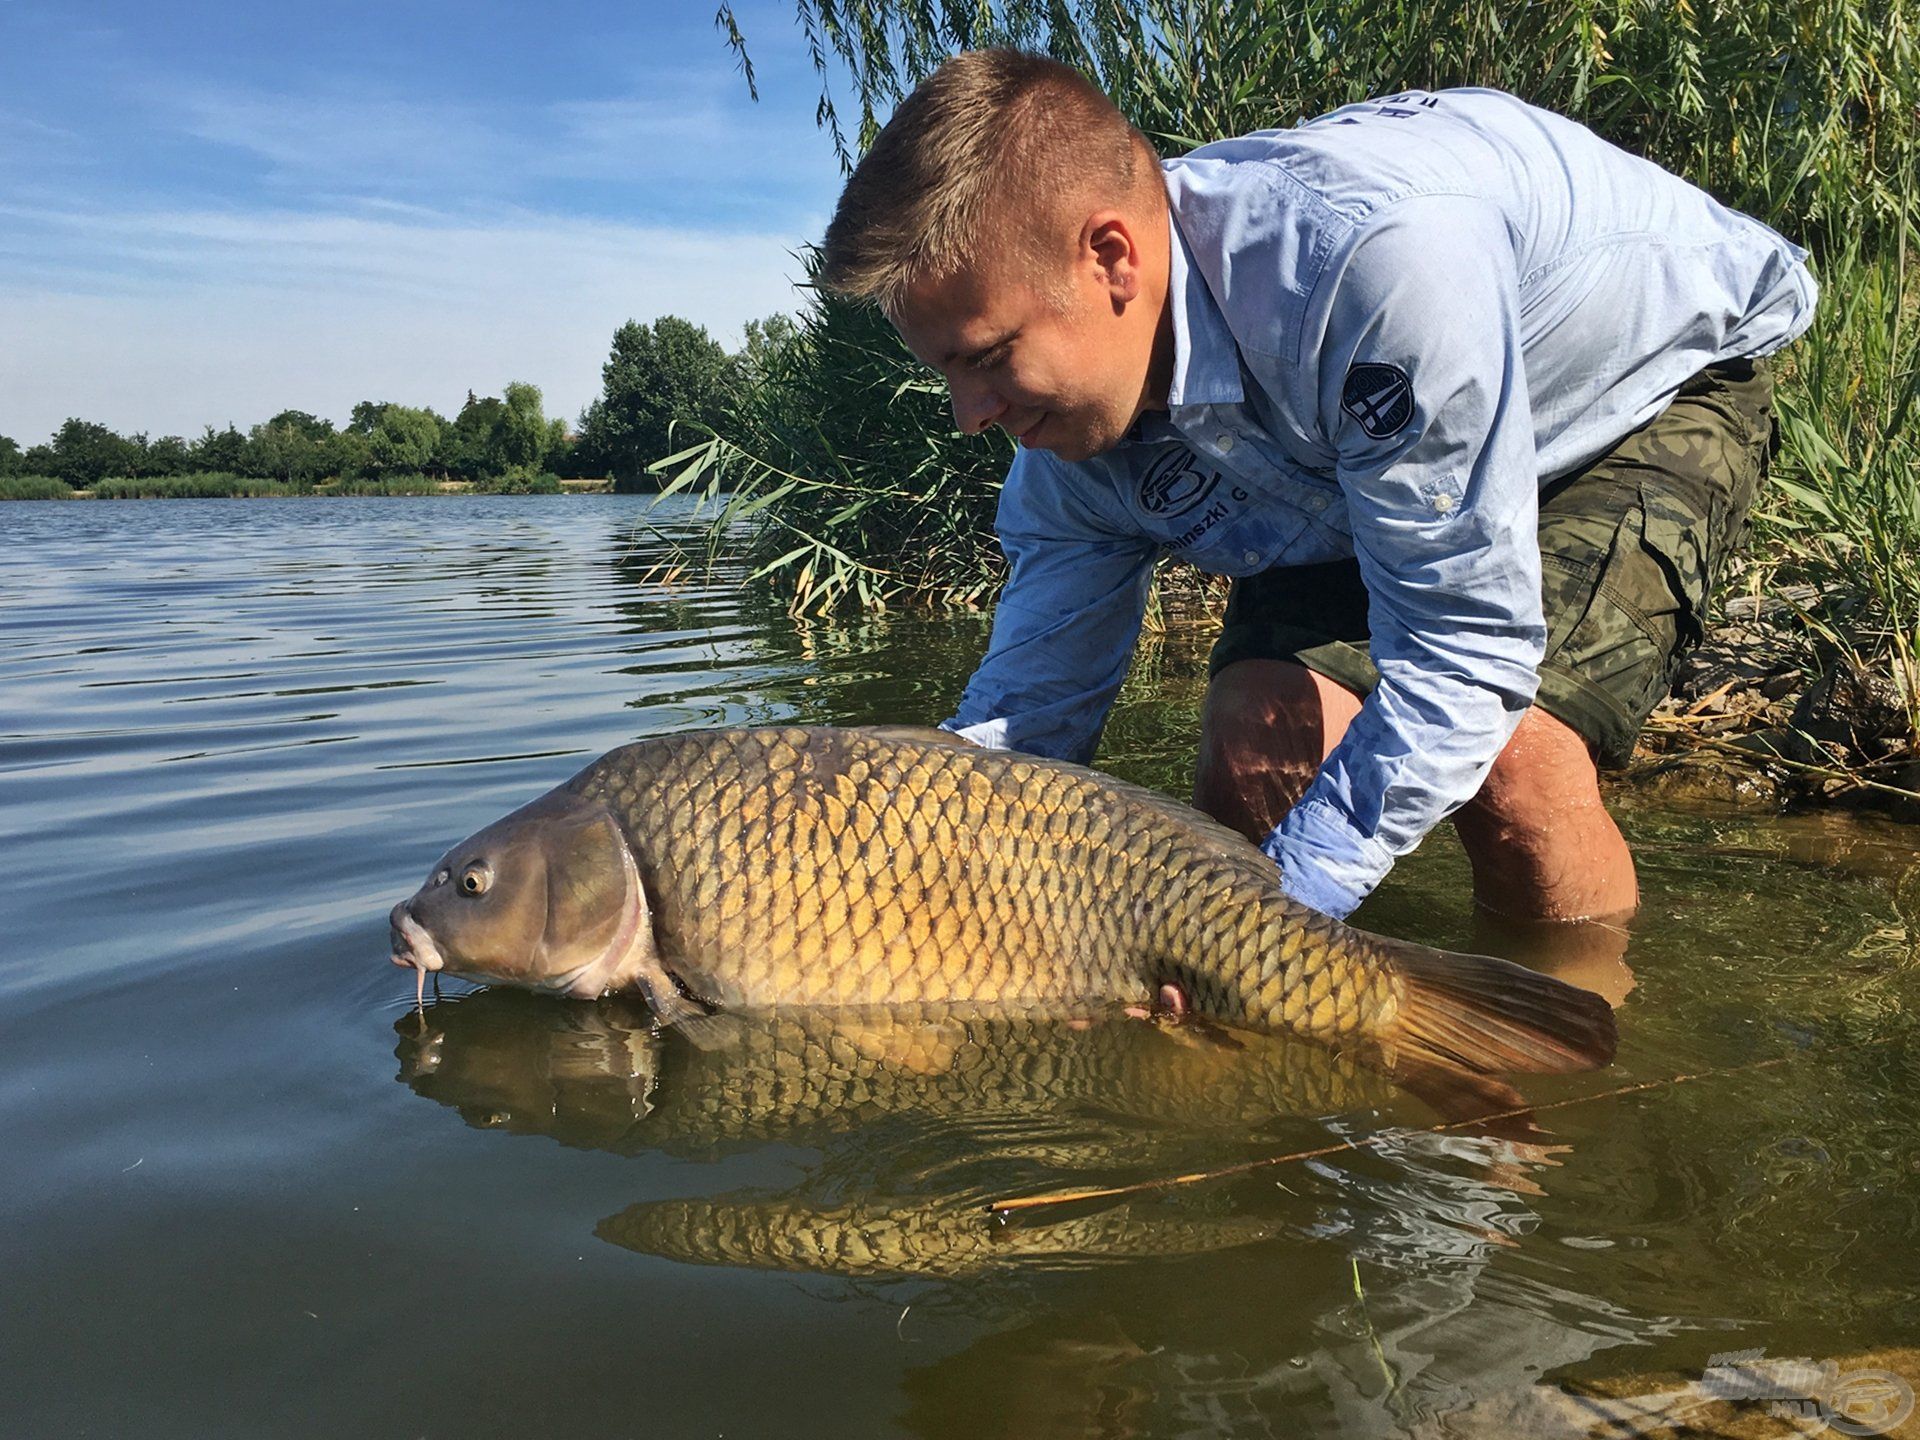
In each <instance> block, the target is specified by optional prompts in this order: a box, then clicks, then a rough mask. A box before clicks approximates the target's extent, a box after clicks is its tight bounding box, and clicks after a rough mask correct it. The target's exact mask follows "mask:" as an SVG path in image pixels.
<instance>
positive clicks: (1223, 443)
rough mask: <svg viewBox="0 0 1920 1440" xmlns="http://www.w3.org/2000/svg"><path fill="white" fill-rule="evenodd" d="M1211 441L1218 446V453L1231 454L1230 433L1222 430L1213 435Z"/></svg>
mask: <svg viewBox="0 0 1920 1440" xmlns="http://www.w3.org/2000/svg"><path fill="white" fill-rule="evenodd" d="M1213 443H1214V444H1216V445H1218V446H1219V447H1220V453H1221V454H1222V455H1231V454H1232V453H1233V436H1232V435H1231V434H1229V433H1227V432H1225V431H1222V432H1221V433H1220V434H1219V435H1217V436H1216V437H1214V442H1213Z"/></svg>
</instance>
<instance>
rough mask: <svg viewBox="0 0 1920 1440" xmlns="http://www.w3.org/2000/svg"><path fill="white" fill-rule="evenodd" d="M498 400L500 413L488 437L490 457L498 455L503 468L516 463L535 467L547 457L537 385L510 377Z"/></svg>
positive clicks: (546, 435) (546, 438)
mask: <svg viewBox="0 0 1920 1440" xmlns="http://www.w3.org/2000/svg"><path fill="white" fill-rule="evenodd" d="M501 404H502V413H501V415H500V418H499V420H498V421H497V422H495V425H494V430H493V434H492V436H491V437H489V438H490V444H489V445H488V450H489V452H490V454H489V459H494V458H497V459H498V460H499V461H500V462H501V463H500V469H501V470H502V471H506V470H509V469H512V468H514V467H516V466H524V467H526V468H528V469H532V470H538V469H539V468H540V466H541V463H542V462H543V461H544V460H545V459H546V458H547V445H548V433H547V418H546V415H545V414H544V413H543V410H542V406H541V397H540V387H539V386H538V385H528V384H526V383H525V382H523V381H519V380H515V381H511V382H509V383H508V385H507V388H506V389H505V390H504V391H503V392H502V394H501Z"/></svg>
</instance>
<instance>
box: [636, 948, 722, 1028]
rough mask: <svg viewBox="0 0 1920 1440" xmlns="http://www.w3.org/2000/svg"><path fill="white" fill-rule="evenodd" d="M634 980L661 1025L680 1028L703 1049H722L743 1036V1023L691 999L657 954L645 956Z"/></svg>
mask: <svg viewBox="0 0 1920 1440" xmlns="http://www.w3.org/2000/svg"><path fill="white" fill-rule="evenodd" d="M634 983H635V984H636V985H638V986H639V987H640V993H641V994H642V995H643V996H645V997H646V1001H647V1008H648V1009H649V1010H651V1011H653V1015H654V1018H655V1019H656V1020H658V1021H659V1022H660V1023H661V1024H662V1025H666V1026H671V1027H672V1028H673V1029H675V1030H678V1031H679V1032H680V1033H681V1034H682V1035H684V1036H686V1037H687V1039H688V1040H690V1041H692V1042H693V1044H694V1046H695V1047H696V1048H698V1049H701V1050H723V1049H725V1048H726V1047H728V1046H730V1045H736V1044H738V1043H739V1040H740V1033H741V1029H742V1027H741V1024H740V1022H739V1021H738V1020H737V1019H735V1018H734V1017H733V1016H731V1015H720V1014H716V1013H714V1012H712V1011H710V1010H707V1009H706V1008H705V1007H703V1006H701V1005H699V1004H697V1003H696V1002H694V1001H692V1000H689V999H688V998H687V997H686V996H685V995H684V994H682V993H681V990H680V986H679V985H678V984H677V983H676V982H675V980H674V978H673V976H672V975H670V974H669V973H668V972H667V967H666V966H664V965H662V964H661V963H660V957H659V956H658V955H657V954H650V955H648V956H647V957H646V961H645V963H644V964H643V965H642V966H641V968H640V969H639V970H638V971H636V972H635V974H634Z"/></svg>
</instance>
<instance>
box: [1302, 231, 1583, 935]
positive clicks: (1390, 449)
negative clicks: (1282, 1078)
mask: <svg viewBox="0 0 1920 1440" xmlns="http://www.w3.org/2000/svg"><path fill="white" fill-rule="evenodd" d="M1334 283H1336V284H1337V286H1338V288H1337V290H1336V291H1335V292H1334V295H1333V299H1332V302H1331V306H1330V310H1329V314H1328V323H1327V330H1326V336H1327V340H1326V344H1325V346H1324V347H1323V349H1322V353H1321V357H1320V371H1319V375H1320V391H1319V397H1318V399H1319V412H1320V418H1321V424H1322V425H1323V426H1324V428H1325V430H1326V432H1327V433H1328V434H1330V435H1331V436H1332V437H1333V439H1334V444H1335V448H1336V449H1337V452H1338V455H1339V480H1340V485H1341V488H1342V490H1343V491H1344V492H1345V495H1346V500H1347V508H1348V517H1349V520H1350V523H1351V526H1352V531H1353V540H1354V550H1355V554H1356V555H1357V557H1358V559H1359V563H1360V572H1361V577H1362V579H1363V580H1364V581H1365V582H1366V586H1367V593H1368V600H1369V612H1368V621H1369V629H1370V631H1371V633H1372V641H1371V648H1372V655H1373V661H1374V665H1375V667H1376V668H1377V669H1378V671H1379V673H1380V681H1379V684H1378V685H1377V686H1376V687H1375V689H1374V690H1373V692H1372V693H1371V694H1370V695H1369V696H1368V697H1367V699H1366V702H1365V703H1364V704H1363V705H1362V706H1361V709H1360V713H1359V714H1358V716H1357V717H1356V718H1355V719H1354V721H1353V723H1352V724H1351V725H1350V726H1349V727H1348V729H1347V733H1346V735H1345V736H1344V738H1343V739H1342V740H1341V742H1340V744H1339V745H1338V746H1337V747H1335V749H1334V751H1333V753H1332V754H1331V755H1329V756H1328V757H1327V760H1326V763H1325V764H1324V765H1323V766H1322V767H1321V770H1320V772H1319V774H1318V775H1317V776H1316V777H1315V779H1314V782H1313V784H1312V785H1311V786H1310V787H1309V788H1308V790H1307V792H1306V794H1305V795H1304V796H1303V797H1302V798H1301V801H1300V803H1299V804H1298V805H1297V806H1295V807H1294V809H1293V810H1292V811H1291V812H1290V813H1289V814H1288V816H1287V818H1286V819H1285V820H1284V821H1283V822H1282V823H1281V825H1280V826H1279V827H1278V828H1277V829H1276V831H1275V832H1274V833H1273V835H1272V836H1271V837H1270V838H1269V840H1268V842H1267V845H1266V847H1265V848H1266V849H1267V852H1268V853H1269V854H1271V855H1273V856H1274V858H1275V859H1277V860H1278V861H1279V862H1280V865H1281V868H1282V872H1283V874H1284V875H1285V876H1286V881H1285V883H1286V885H1287V888H1288V889H1289V891H1290V892H1291V893H1293V894H1294V895H1295V897H1296V898H1298V899H1301V900H1303V901H1304V902H1305V903H1308V904H1312V905H1314V906H1315V908H1317V909H1321V910H1324V911H1327V912H1328V913H1330V914H1335V915H1345V914H1346V913H1348V912H1349V911H1351V910H1352V909H1353V907H1354V906H1356V905H1358V904H1359V903H1360V901H1361V900H1362V899H1363V898H1364V897H1365V896H1366V895H1367V893H1368V892H1369V891H1371V890H1372V889H1373V887H1374V886H1375V885H1376V884H1378V883H1379V881H1380V879H1381V877H1382V876H1384V875H1385V874H1386V872H1387V870H1388V869H1389V868H1390V867H1391V866H1392V864H1393V861H1394V860H1395V858H1397V857H1398V856H1400V855H1403V854H1405V853H1406V852H1408V851H1409V850H1411V849H1413V848H1414V846H1416V845H1417V844H1418V843H1419V842H1420V840H1421V838H1422V837H1423V836H1425V834H1426V833H1427V831H1428V830H1430V829H1431V828H1432V827H1433V826H1434V825H1435V824H1437V823H1438V822H1439V821H1440V820H1441V819H1442V818H1444V817H1445V816H1446V815H1448V814H1450V813H1451V812H1452V811H1453V810H1455V809H1457V808H1458V807H1459V806H1460V805H1461V804H1463V803H1464V802H1465V801H1467V800H1468V799H1470V798H1472V796H1473V795H1474V794H1475V792H1476V791H1478V789H1479V788H1480V784H1481V782H1482V781H1483V780H1484V779H1485V778H1486V774H1487V771H1488V770H1489V769H1490V768H1491V767H1492V764H1493V761H1494V759H1495V757H1496V756H1497V755H1498V754H1499V753H1500V750H1501V748H1502V747H1503V746H1504V745H1505V744H1506V742H1507V740H1508V739H1509V738H1510V737H1511V736H1512V734H1513V731H1514V728H1515V727H1516V726H1517V725H1518V724H1519V722H1520V718H1521V716H1522V715H1523V714H1524V713H1525V712H1526V710H1527V707H1528V706H1529V705H1530V704H1531V703H1532V700H1533V696H1534V692H1535V690H1536V688H1537V687H1538V684H1539V664H1540V660H1541V657H1542V655H1543V653H1544V649H1545V645H1546V626H1545V623H1544V621H1543V619H1542V615H1541V602H1540V554H1539V539H1538V519H1537V516H1538V505H1539V489H1538V485H1539V482H1538V475H1537V471H1536V457H1535V450H1534V441H1533V426H1532V416H1531V412H1530V409H1529V406H1528V401H1527V391H1526V377H1525V372H1524V370H1523V368H1522V362H1521V336H1520V328H1519V298H1518V280H1517V276H1516V275H1515V272H1514V263H1513V251H1512V245H1511V242H1510V240H1509V237H1508V235H1507V232H1506V228H1505V225H1504V222H1503V220H1502V218H1501V216H1500V215H1499V213H1498V211H1496V210H1495V209H1494V208H1493V207H1492V206H1491V205H1489V204H1487V203H1485V202H1482V201H1477V200H1472V199H1466V198H1460V197H1454V196H1425V197H1421V198H1418V199H1415V200H1409V201H1402V202H1399V203H1398V204H1397V205H1395V206H1393V207H1391V208H1390V209H1389V210H1387V211H1385V212H1383V213H1382V214H1381V215H1380V216H1378V217H1376V218H1375V219H1374V220H1373V221H1372V222H1370V223H1369V225H1368V226H1367V228H1366V230H1365V231H1364V233H1363V235H1362V238H1361V239H1360V241H1359V242H1358V243H1357V245H1356V247H1355V249H1354V250H1353V252H1352V255H1351V257H1350V259H1349V260H1348V262H1347V263H1346V264H1345V265H1344V266H1343V267H1342V268H1341V269H1340V271H1339V273H1338V275H1337V277H1334ZM1403 396H1404V398H1405V401H1406V404H1405V407H1404V410H1403V409H1402V408H1401V404H1400V402H1401V399H1402V397H1403Z"/></svg>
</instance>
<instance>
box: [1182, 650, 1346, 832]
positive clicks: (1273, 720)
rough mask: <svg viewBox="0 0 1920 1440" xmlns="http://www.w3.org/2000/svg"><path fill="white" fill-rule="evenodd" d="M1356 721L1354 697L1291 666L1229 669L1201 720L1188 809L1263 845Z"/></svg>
mask: <svg viewBox="0 0 1920 1440" xmlns="http://www.w3.org/2000/svg"><path fill="white" fill-rule="evenodd" d="M1359 713H1360V697H1359V696H1358V695H1356V694H1354V693H1353V691H1351V690H1349V689H1347V688H1346V686H1344V685H1341V684H1339V683H1338V682H1336V681H1333V680H1329V679H1328V678H1327V677H1326V676H1324V675H1321V674H1319V673H1318V672H1317V671H1313V670H1309V669H1307V667H1306V666H1304V665H1296V664H1294V663H1293V662H1292V661H1290V660H1240V661H1236V662H1235V663H1234V664H1232V665H1229V666H1227V667H1226V668H1225V669H1224V670H1222V671H1221V672H1220V673H1219V674H1218V675H1216V676H1214V677H1213V680H1212V682H1211V683H1210V684H1209V685H1208V686H1207V699H1206V705H1205V707H1204V708H1203V709H1202V711H1201V713H1200V761H1199V765H1198V768H1197V769H1196V770H1195V772H1194V777H1193V803H1194V805H1195V806H1196V807H1197V808H1199V809H1201V810H1204V811H1206V812H1207V814H1209V815H1211V816H1213V818H1214V819H1216V820H1218V821H1219V822H1220V823H1221V824H1223V825H1230V826H1232V827H1233V828H1234V829H1235V830H1238V831H1239V832H1240V833H1241V834H1242V835H1245V836H1246V837H1247V838H1248V839H1249V840H1253V841H1256V842H1257V841H1260V840H1264V839H1266V838H1267V832H1268V831H1270V830H1272V829H1273V827H1274V826H1275V825H1278V824H1279V823H1280V817H1281V816H1282V815H1285V814H1286V813H1287V811H1289V810H1291V809H1292V808H1293V803H1294V801H1296V800H1298V799H1299V798H1300V797H1301V795H1302V794H1304V793H1305V792H1306V788H1307V786H1309V785H1311V784H1312V783H1313V777H1314V775H1315V774H1317V773H1318V772H1319V769H1320V762H1321V761H1322V760H1325V759H1326V758H1327V756H1328V755H1330V754H1332V753H1333V747H1334V746H1335V745H1338V744H1339V743H1340V737H1341V736H1342V735H1344V734H1346V733H1347V726H1348V725H1349V724H1350V723H1351V722H1352V720H1353V717H1354V716H1356V715H1358V714H1359Z"/></svg>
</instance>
